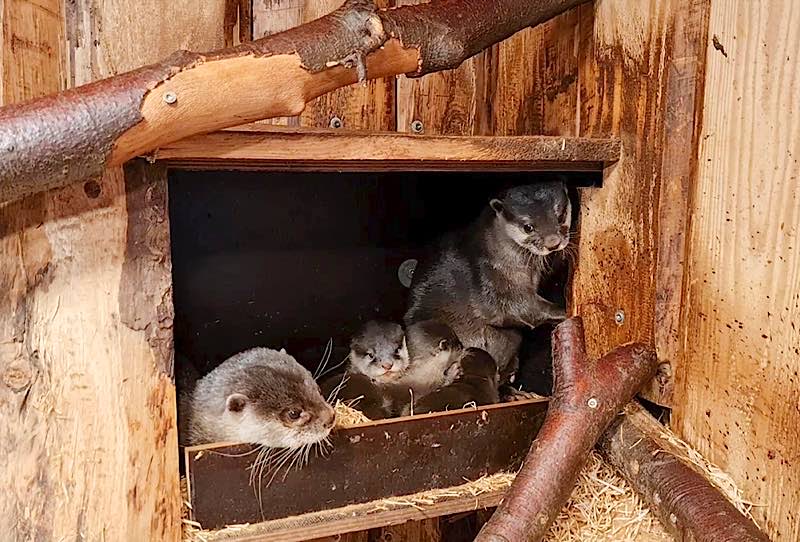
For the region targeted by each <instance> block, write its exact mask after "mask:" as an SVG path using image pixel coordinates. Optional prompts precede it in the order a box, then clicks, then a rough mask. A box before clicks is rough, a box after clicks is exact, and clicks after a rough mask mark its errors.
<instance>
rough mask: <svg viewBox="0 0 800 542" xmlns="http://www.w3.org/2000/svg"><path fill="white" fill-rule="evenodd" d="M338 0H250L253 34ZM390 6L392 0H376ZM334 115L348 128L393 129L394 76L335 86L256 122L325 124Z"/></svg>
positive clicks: (277, 28)
mask: <svg viewBox="0 0 800 542" xmlns="http://www.w3.org/2000/svg"><path fill="white" fill-rule="evenodd" d="M342 3H343V2H342V1H341V0H253V36H254V37H255V38H256V39H257V38H263V37H264V36H269V35H271V34H276V33H278V32H282V31H283V30H288V29H289V28H294V27H295V26H299V25H301V24H303V23H306V22H308V21H312V20H314V19H318V18H319V17H322V16H323V15H327V14H328V13H330V12H331V11H333V10H335V9H336V8H338V7H339V6H341V5H342ZM376 4H377V5H378V7H390V6H392V5H393V3H392V0H378V1H377V2H376ZM334 117H335V118H338V119H339V120H340V121H341V127H342V128H345V129H350V130H394V129H395V78H394V77H388V78H385V79H372V80H369V81H367V82H366V83H363V84H356V85H352V86H349V87H346V88H341V89H337V90H335V91H333V92H331V93H329V94H326V95H324V96H320V97H319V98H317V99H315V100H313V101H312V102H310V103H308V104H307V105H306V108H305V110H304V111H303V113H302V114H300V115H299V116H297V117H281V118H276V119H270V120H264V121H259V122H258V124H274V125H286V126H311V127H317V128H328V127H330V126H331V120H332V119H333V118H334Z"/></svg>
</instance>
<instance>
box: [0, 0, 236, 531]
mask: <svg viewBox="0 0 800 542" xmlns="http://www.w3.org/2000/svg"><path fill="white" fill-rule="evenodd" d="M201 4H202V5H200V4H198V3H197V2H194V1H191V0H180V1H174V0H173V1H170V2H167V1H165V0H141V1H137V2H129V1H127V0H111V1H99V0H78V1H76V2H66V3H62V2H59V1H58V0H37V1H36V2H34V1H31V0H6V1H5V2H4V3H3V4H2V6H3V11H2V14H3V24H2V52H1V55H0V58H2V59H3V64H2V65H3V70H2V79H1V80H2V102H3V103H9V102H12V101H16V100H21V99H25V98H30V97H34V96H38V95H41V94H46V93H50V92H54V91H57V90H59V89H61V88H63V86H64V85H67V84H69V85H76V84H81V83H85V82H88V81H90V80H93V79H97V78H100V77H105V76H108V75H112V74H114V73H118V72H121V71H125V70H129V69H132V68H135V67H137V66H139V65H141V64H144V63H148V62H152V61H155V60H158V59H159V58H161V57H163V56H166V55H167V54H169V53H171V52H172V51H173V50H175V49H177V48H186V47H188V48H194V49H210V48H215V47H220V46H222V45H223V44H224V41H225V38H224V35H223V34H224V31H223V29H224V15H225V2H224V1H222V0H212V1H206V2H202V3H201ZM126 177H127V178H126ZM165 186H166V184H165V181H164V180H163V179H158V178H156V179H153V178H147V177H146V175H145V173H144V171H143V170H142V169H141V168H138V167H132V168H128V175H127V176H124V175H123V172H122V170H121V169H116V170H113V171H108V172H107V174H106V175H105V176H104V177H103V178H102V179H92V180H88V179H87V180H86V182H83V183H77V184H75V185H73V186H70V187H67V188H65V189H62V190H55V191H52V192H48V193H42V194H38V195H36V196H33V197H30V198H27V199H24V200H22V201H17V202H12V203H7V204H3V205H2V206H0V247H2V248H0V254H1V256H0V380H1V382H2V383H1V384H0V458H1V459H0V486H1V487H2V488H3V490H2V492H0V532H3V533H6V536H9V533H10V536H11V537H12V538H11V539H12V540H131V539H139V540H177V539H178V537H179V534H180V495H179V489H178V477H177V469H178V455H177V454H178V451H177V435H176V429H175V388H174V386H173V384H172V381H171V374H172V355H171V325H172V320H171V313H172V307H171V300H170V292H171V279H170V277H169V267H168V266H165V265H164V262H165V261H166V262H168V261H169V239H168V237H165V236H164V235H163V232H164V231H166V230H165V229H164V228H162V227H153V226H154V225H160V224H166V222H164V220H165V215H166V210H165V203H166V201H165V197H166V192H165V191H164V187H165Z"/></svg>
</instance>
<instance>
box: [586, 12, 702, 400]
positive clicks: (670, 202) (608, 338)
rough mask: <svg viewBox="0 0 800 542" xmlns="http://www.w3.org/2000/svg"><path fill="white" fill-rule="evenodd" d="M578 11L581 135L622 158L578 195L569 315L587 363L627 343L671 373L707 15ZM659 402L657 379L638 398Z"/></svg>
mask: <svg viewBox="0 0 800 542" xmlns="http://www.w3.org/2000/svg"><path fill="white" fill-rule="evenodd" d="M580 9H581V23H580V24H581V28H580V32H579V36H580V37H579V41H580V70H579V71H580V73H579V75H580V81H579V86H580V90H579V95H580V135H582V136H594V137H597V136H604V135H605V136H607V135H610V134H614V135H618V136H619V137H620V138H621V139H622V144H623V156H622V159H621V160H620V162H619V163H617V164H616V165H614V166H613V167H611V168H609V169H608V171H607V172H606V179H605V181H604V185H603V187H602V188H601V189H599V190H591V191H584V192H583V193H582V201H581V218H580V236H581V242H580V244H579V247H578V262H579V264H578V266H577V271H576V274H575V279H574V283H573V299H572V304H573V309H574V310H575V311H577V313H579V314H581V315H582V316H583V317H584V318H585V319H586V321H587V326H586V329H587V330H588V335H587V346H588V348H589V350H590V352H593V353H594V355H597V354H599V353H601V352H604V351H607V350H608V349H609V348H611V347H613V346H614V345H618V344H622V343H625V342H627V341H631V340H635V341H641V342H644V343H649V344H657V346H658V347H660V348H661V350H660V351H659V356H660V359H661V360H662V361H670V362H673V363H676V362H677V359H675V352H676V337H675V324H676V322H677V319H678V317H679V316H678V315H679V311H680V293H679V291H680V284H681V278H682V267H681V260H680V255H681V254H682V244H681V243H682V232H683V229H684V226H685V220H686V209H687V205H688V203H687V202H688V184H689V178H690V175H691V170H692V163H691V159H690V158H689V157H691V156H692V150H693V148H694V147H693V142H694V141H696V137H695V135H694V134H695V131H696V122H697V115H698V111H699V110H698V108H697V99H696V98H697V89H698V86H699V85H700V84H701V83H700V82H698V76H699V77H700V79H702V66H703V59H704V57H703V54H702V51H701V47H699V46H698V45H697V44H698V43H699V42H700V40H702V36H703V35H704V28H705V21H706V11H705V10H706V9H707V3H706V2H705V1H704V0H679V1H675V2H668V1H662V0H649V1H647V2H639V1H638V0H604V1H603V2H599V3H597V4H596V5H595V11H594V12H592V10H591V7H589V6H582V7H581V8H580ZM660 220H662V221H663V223H660ZM659 254H660V256H659ZM659 257H660V258H661V259H659ZM676 291H677V292H678V293H676ZM617 314H619V317H621V321H620V322H618V321H617V318H615V316H617ZM670 390H671V382H670V378H669V368H667V367H665V368H664V370H662V371H661V372H660V373H659V376H658V377H657V378H655V379H654V380H653V382H652V383H651V384H650V385H649V387H648V388H647V389H645V390H644V391H643V392H642V395H643V396H644V397H646V398H647V399H650V400H651V401H653V402H655V403H658V404H667V405H668V404H669V402H670Z"/></svg>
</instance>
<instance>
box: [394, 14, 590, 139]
mask: <svg viewBox="0 0 800 542" xmlns="http://www.w3.org/2000/svg"><path fill="white" fill-rule="evenodd" d="M416 3H419V2H418V0H398V5H409V4H416ZM579 14H580V12H579V10H578V9H575V10H572V11H570V12H567V13H565V14H563V15H560V16H559V17H556V18H555V19H553V20H551V21H548V22H547V23H544V24H542V25H539V26H537V27H535V28H528V29H525V30H523V31H521V32H518V33H517V34H515V35H514V36H512V37H511V38H509V39H507V40H505V41H504V42H502V43H500V44H497V45H495V46H493V47H491V48H489V49H487V50H486V51H484V52H482V53H480V54H478V55H476V56H474V57H473V58H471V59H468V60H467V61H465V62H464V63H463V64H462V65H461V66H460V67H459V68H457V69H455V70H450V71H447V72H442V73H435V74H429V75H426V76H425V77H422V78H419V79H409V78H405V77H401V78H399V79H398V80H397V104H398V105H397V119H398V120H397V129H398V130H399V131H404V132H413V131H414V130H413V128H412V124H413V123H414V121H420V122H421V123H422V127H423V130H424V132H425V133H429V134H454V135H524V134H547V135H572V134H574V133H575V131H576V129H577V121H576V118H577V79H578V76H577V71H578V62H577V41H576V39H577V30H578V27H579V25H578V23H579V20H578V19H579Z"/></svg>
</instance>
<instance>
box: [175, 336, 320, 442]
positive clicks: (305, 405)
mask: <svg viewBox="0 0 800 542" xmlns="http://www.w3.org/2000/svg"><path fill="white" fill-rule="evenodd" d="M182 402H183V404H185V405H186V413H187V421H186V425H187V427H188V430H187V435H186V443H187V444H189V445H196V444H205V443H212V442H246V443H252V444H260V445H263V446H268V447H276V448H299V447H302V446H305V445H308V444H313V443H316V442H319V441H321V440H323V439H325V438H326V437H327V436H328V434H329V433H330V431H331V429H332V428H333V426H334V423H335V414H334V410H333V408H332V407H331V406H330V405H329V404H328V403H327V402H326V401H325V399H323V397H322V395H321V393H320V390H319V386H317V383H316V382H314V378H313V377H312V376H311V373H310V372H309V371H308V370H307V369H305V368H304V367H303V366H302V365H300V364H299V363H298V362H297V361H296V360H295V359H294V358H293V357H292V356H290V355H289V354H287V353H286V351H285V350H281V351H277V350H272V349H269V348H252V349H250V350H246V351H244V352H240V353H238V354H236V355H234V356H231V357H230V358H228V359H227V360H225V361H224V362H222V364H221V365H220V366H219V367H217V368H216V369H214V370H213V371H211V372H210V373H208V374H207V375H206V376H204V377H203V378H201V379H200V380H198V381H197V384H196V386H195V388H194V390H193V391H191V392H190V393H189V394H188V395H187V397H186V398H185V400H184V401H182Z"/></svg>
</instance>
